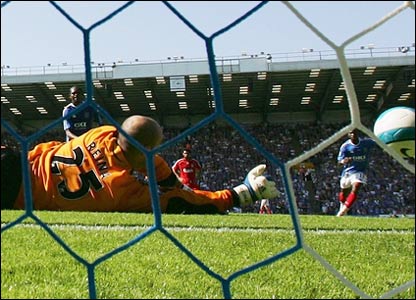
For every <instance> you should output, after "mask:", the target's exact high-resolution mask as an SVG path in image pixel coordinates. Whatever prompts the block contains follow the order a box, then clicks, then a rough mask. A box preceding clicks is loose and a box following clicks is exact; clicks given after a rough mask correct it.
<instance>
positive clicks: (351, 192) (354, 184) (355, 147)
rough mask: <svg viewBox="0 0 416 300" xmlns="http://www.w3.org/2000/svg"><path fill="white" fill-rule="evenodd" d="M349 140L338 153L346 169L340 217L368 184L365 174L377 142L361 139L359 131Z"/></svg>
mask: <svg viewBox="0 0 416 300" xmlns="http://www.w3.org/2000/svg"><path fill="white" fill-rule="evenodd" d="M348 138H349V140H347V141H345V142H344V143H343V144H342V145H341V147H340V149H339V153H338V157H337V160H338V163H339V164H342V165H343V166H344V167H343V169H342V172H341V180H340V187H341V192H340V193H339V201H340V209H339V212H338V213H337V216H338V217H341V216H343V215H345V214H346V213H347V212H348V211H349V210H350V208H351V206H352V205H353V204H354V202H355V200H357V194H358V191H359V190H360V188H361V186H362V185H364V184H366V183H367V175H366V174H365V172H366V169H367V166H368V161H369V158H370V152H371V149H372V148H373V147H374V146H375V145H376V142H375V141H374V140H372V139H370V138H359V136H358V130H357V129H354V130H351V131H350V132H348Z"/></svg>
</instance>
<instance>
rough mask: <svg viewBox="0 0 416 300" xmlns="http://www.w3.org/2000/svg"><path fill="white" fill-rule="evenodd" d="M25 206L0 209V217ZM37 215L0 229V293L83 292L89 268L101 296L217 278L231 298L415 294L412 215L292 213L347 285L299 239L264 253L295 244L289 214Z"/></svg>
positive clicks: (159, 291) (173, 292)
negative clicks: (157, 218)
mask: <svg viewBox="0 0 416 300" xmlns="http://www.w3.org/2000/svg"><path fill="white" fill-rule="evenodd" d="M22 215H23V212H22V211H2V213H1V219H2V226H4V225H5V224H8V223H9V222H12V221H15V220H16V219H17V218H19V217H20V216H22ZM35 215H36V217H38V218H39V219H40V220H41V221H42V223H44V224H46V225H47V228H48V229H50V230H51V232H53V234H52V235H51V234H49V233H48V231H47V230H45V228H44V227H42V226H39V224H38V223H36V222H34V220H33V219H30V218H27V219H25V220H24V221H23V222H21V223H19V224H18V225H16V226H13V227H10V228H8V229H6V230H3V229H4V228H3V229H2V236H1V241H2V242H1V298H2V299H11V298H15V299H16V298H22V299H29V298H36V299H41V298H42V299H43V298H60V299H78V298H79V299H80V298H84V299H85V298H90V297H91V278H93V279H94V280H93V281H94V283H93V287H94V292H95V293H96V297H97V298H99V299H122V298H135V299H161V298H171V299H197V298H198V299H221V298H225V294H224V291H225V290H227V289H226V288H225V290H224V289H223V284H224V283H225V285H227V284H228V283H229V284H230V289H229V291H230V293H231V295H230V296H231V297H232V298H234V299H241V298H246V299H328V298H332V299H335V298H339V299H356V298H360V297H362V295H357V293H356V291H355V288H356V289H359V290H361V291H362V292H363V293H365V294H366V295H368V296H369V297H370V298H371V297H373V298H380V297H383V298H384V297H386V295H387V293H388V292H389V291H391V290H393V289H396V288H398V287H400V286H402V285H405V284H406V283H409V282H410V284H409V287H408V288H405V289H402V290H401V291H400V292H399V293H398V294H396V295H395V296H394V297H393V298H395V299H414V298H415V287H414V278H415V277H414V274H415V253H414V252H415V222H414V219H408V218H364V217H352V216H346V217H343V218H337V217H333V216H306V215H305V216H303V215H301V216H300V217H299V218H300V224H301V227H302V234H303V240H304V244H305V245H306V246H307V248H308V249H309V248H310V249H312V252H313V253H317V254H318V256H319V257H321V258H322V259H323V260H324V261H325V262H327V263H328V264H329V265H330V266H332V267H333V268H334V269H335V270H337V272H339V274H341V276H343V277H345V279H346V280H347V281H348V282H350V283H351V285H352V287H351V286H350V285H349V284H348V283H347V284H345V283H344V282H342V281H340V280H339V279H338V278H337V276H335V275H334V274H333V273H332V272H331V271H330V270H328V269H327V268H326V267H325V266H324V265H323V264H322V263H321V262H320V261H319V260H317V259H316V257H314V255H311V251H307V250H305V249H304V248H300V249H299V250H297V251H294V252H293V253H290V254H289V255H287V256H284V255H283V256H282V257H281V258H280V257H279V258H277V259H272V260H270V258H274V257H276V256H279V254H280V253H282V252H284V251H286V250H288V249H293V247H294V246H295V245H297V236H296V234H295V230H294V227H293V222H292V218H291V216H290V215H258V214H229V215H162V224H163V230H154V231H151V232H150V233H149V229H150V228H152V225H153V224H154V218H153V215H151V214H132V213H80V212H35ZM53 235H56V236H57V237H59V239H61V240H62V241H63V243H64V244H65V245H67V246H68V248H65V247H66V246H63V245H61V244H60V243H58V242H57V241H56V240H55V239H54V238H53ZM138 237H140V238H138ZM171 237H173V238H171ZM135 239H136V240H135ZM132 240H135V242H134V243H131V241H132ZM176 241H177V242H179V244H180V245H181V246H183V247H184V248H185V249H187V250H188V251H189V253H191V257H192V259H191V257H190V256H189V255H188V254H187V252H186V251H185V252H184V251H182V250H183V249H182V248H181V246H179V247H178V244H177V243H176ZM68 249H69V251H68ZM114 249H117V250H116V251H115V252H114ZM108 253H114V254H113V255H111V256H110V257H106V255H108ZM71 254H72V255H71ZM195 260H196V261H197V262H196V261H195ZM87 265H89V266H91V265H92V266H94V267H93V268H92V269H93V276H92V277H91V274H90V276H88V275H89V274H88V271H87ZM241 270H247V271H248V272H245V271H244V272H241ZM412 280H413V284H412Z"/></svg>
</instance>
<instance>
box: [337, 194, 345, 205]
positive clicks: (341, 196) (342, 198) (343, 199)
mask: <svg viewBox="0 0 416 300" xmlns="http://www.w3.org/2000/svg"><path fill="white" fill-rule="evenodd" d="M338 198H339V202H341V203H345V196H344V193H343V192H339V194H338Z"/></svg>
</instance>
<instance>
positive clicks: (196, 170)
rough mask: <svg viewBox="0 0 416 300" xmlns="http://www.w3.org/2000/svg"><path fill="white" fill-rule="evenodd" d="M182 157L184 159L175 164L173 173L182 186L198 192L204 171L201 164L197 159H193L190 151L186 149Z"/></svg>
mask: <svg viewBox="0 0 416 300" xmlns="http://www.w3.org/2000/svg"><path fill="white" fill-rule="evenodd" d="M182 155H183V157H182V158H180V159H178V160H177V161H176V162H175V163H174V164H173V166H172V171H173V173H175V174H176V176H177V177H178V179H179V181H180V182H182V184H184V185H186V186H188V187H190V188H191V189H193V190H195V189H196V190H198V189H200V187H199V184H198V180H199V178H200V175H201V170H202V167H201V164H200V163H199V161H197V160H196V159H195V158H192V157H191V150H190V149H184V150H183V152H182Z"/></svg>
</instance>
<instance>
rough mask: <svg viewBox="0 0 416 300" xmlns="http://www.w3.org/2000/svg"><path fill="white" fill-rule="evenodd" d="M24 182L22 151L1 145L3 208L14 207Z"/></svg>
mask: <svg viewBox="0 0 416 300" xmlns="http://www.w3.org/2000/svg"><path fill="white" fill-rule="evenodd" d="M21 183H22V162H21V160H20V152H19V151H17V150H14V149H12V148H10V147H7V146H1V188H0V190H1V209H12V208H13V205H14V202H15V201H16V197H17V194H18V193H19V189H20V185H21Z"/></svg>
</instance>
